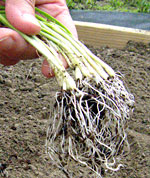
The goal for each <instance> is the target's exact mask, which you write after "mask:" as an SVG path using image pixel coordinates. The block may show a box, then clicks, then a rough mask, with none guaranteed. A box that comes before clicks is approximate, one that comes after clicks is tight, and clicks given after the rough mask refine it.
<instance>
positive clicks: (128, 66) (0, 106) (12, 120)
mask: <svg viewBox="0 0 150 178" xmlns="http://www.w3.org/2000/svg"><path fill="white" fill-rule="evenodd" d="M91 50H92V51H93V52H94V53H95V54H96V55H98V56H100V58H102V59H103V60H104V61H106V62H107V63H108V64H109V65H110V66H112V67H113V68H114V69H115V71H120V72H121V73H122V74H123V75H124V77H125V81H126V84H127V86H128V88H129V90H130V91H131V92H132V93H133V94H134V96H135V102H136V103H135V109H134V113H133V115H132V118H131V120H130V122H129V129H128V139H129V143H130V145H131V151H130V154H129V155H128V156H127V157H125V158H124V159H123V160H122V163H123V164H124V167H123V168H122V169H121V170H120V171H119V172H117V173H114V174H112V175H110V176H109V178H110V177H111V178H117V177H119V178H148V177H150V45H145V44H142V43H133V42H129V43H128V44H127V46H126V47H125V48H124V49H122V50H118V49H111V48H108V47H103V48H100V49H93V48H91ZM40 67H41V60H32V61H21V62H20V63H19V64H17V65H15V66H11V67H3V66H2V65H0V163H1V165H0V171H1V172H2V165H5V164H6V170H5V171H6V172H7V175H8V177H9V178H63V177H64V178H65V175H64V174H63V173H62V172H61V170H58V169H57V168H55V167H53V166H52V164H51V163H50V160H49V158H48V156H47V155H46V153H45V138H46V127H47V122H48V120H49V119H50V118H49V113H50V110H51V107H52V103H53V101H54V95H55V92H56V91H57V90H59V88H58V86H57V83H56V82H55V80H54V79H46V78H44V77H43V76H42V75H41V72H40ZM0 177H6V176H4V175H2V173H0Z"/></svg>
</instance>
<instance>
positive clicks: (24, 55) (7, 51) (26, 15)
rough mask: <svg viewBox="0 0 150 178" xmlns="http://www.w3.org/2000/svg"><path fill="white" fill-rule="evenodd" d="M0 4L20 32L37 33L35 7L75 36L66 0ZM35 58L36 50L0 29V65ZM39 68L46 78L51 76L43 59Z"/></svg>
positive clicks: (28, 0) (19, 38) (13, 33)
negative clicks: (53, 18)
mask: <svg viewBox="0 0 150 178" xmlns="http://www.w3.org/2000/svg"><path fill="white" fill-rule="evenodd" d="M0 5H5V9H6V16H7V19H8V20H9V22H10V23H11V24H12V25H13V26H14V27H15V28H17V29H18V30H20V31H22V32H23V33H26V34H28V35H34V34H38V33H39V31H40V26H39V24H38V22H37V20H36V18H35V16H34V14H35V12H34V7H35V6H36V7H38V8H40V9H41V10H44V11H46V12H47V13H49V14H50V15H52V16H53V17H55V18H56V19H57V20H59V21H60V22H61V23H63V24H64V25H65V26H66V27H67V28H68V29H69V30H70V31H71V32H72V33H73V34H74V36H76V37H77V32H76V28H75V26H74V23H73V21H72V18H71V16H70V14H69V10H68V8H67V5H66V1H65V0H6V3H4V2H2V1H0ZM37 55H38V54H37V51H36V50H35V49H34V48H33V47H32V46H31V45H29V44H28V43H27V42H26V41H25V40H24V39H23V38H22V37H21V36H20V35H19V34H18V33H17V32H15V31H13V30H11V29H8V28H4V27H0V63H1V64H3V65H5V66H9V65H15V64H16V63H18V62H19V61H20V60H26V59H34V58H36V57H37ZM60 58H61V60H62V61H63V64H64V66H65V68H66V67H67V63H66V61H65V60H64V59H63V58H62V57H61V56H60ZM41 68H42V73H43V75H45V76H46V77H52V76H53V75H54V74H53V72H52V69H51V68H50V66H49V65H48V63H47V61H46V60H44V62H43V65H42V67H41Z"/></svg>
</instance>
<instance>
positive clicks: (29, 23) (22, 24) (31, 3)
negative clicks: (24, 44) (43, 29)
mask: <svg viewBox="0 0 150 178" xmlns="http://www.w3.org/2000/svg"><path fill="white" fill-rule="evenodd" d="M34 7H35V0H7V1H6V16H7V19H8V20H9V22H10V23H11V24H12V25H13V26H14V27H15V28H17V29H18V30H20V31H22V32H23V33H26V34H28V35H33V34H38V33H39V32H40V25H39V23H38V21H37V20H36V18H35V16H34V14H35V12H34Z"/></svg>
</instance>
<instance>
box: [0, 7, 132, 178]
mask: <svg viewBox="0 0 150 178" xmlns="http://www.w3.org/2000/svg"><path fill="white" fill-rule="evenodd" d="M35 10H36V12H38V14H41V16H39V15H36V18H37V20H38V21H39V23H40V25H41V31H40V33H39V34H38V35H36V36H35V35H33V36H28V35H26V34H23V33H22V32H20V31H18V30H17V29H15V28H14V27H13V26H12V25H11V24H10V23H9V22H8V21H7V18H6V15H5V7H3V6H1V10H0V22H1V23H2V24H3V25H4V26H5V27H8V28H11V29H14V30H15V31H17V32H18V33H19V34H20V35H21V36H22V37H23V38H24V39H25V40H26V41H27V42H28V43H30V44H31V45H33V46H34V47H35V48H36V49H37V51H38V52H39V53H40V54H41V55H42V56H43V57H44V58H46V59H47V61H48V63H49V64H50V66H51V67H52V69H53V71H54V74H55V78H56V80H57V81H58V84H59V86H60V91H58V92H57V93H56V96H55V104H54V107H53V109H52V111H51V117H50V122H49V125H48V130H47V139H46V151H47V153H48V155H49V157H50V159H51V161H52V163H53V164H54V165H56V166H57V167H59V168H60V169H61V170H62V171H63V172H64V173H65V174H66V176H67V177H84V176H85V177H87V175H86V173H87V172H88V177H92V176H93V175H96V177H101V176H102V174H103V172H104V171H109V170H110V171H117V170H119V169H120V167H121V164H120V158H121V157H122V156H123V155H124V154H126V153H127V152H128V151H129V144H128V141H127V134H126V128H127V123H128V120H129V119H130V113H131V112H132V108H133V104H134V97H133V95H132V94H131V93H130V92H129V91H128V90H127V89H126V87H125V85H124V82H123V81H122V77H121V75H120V74H117V73H116V72H115V71H114V70H113V69H112V68H111V67H110V66H109V65H107V64H106V63H105V62H104V61H102V60H101V59H99V58H98V57H97V56H95V55H94V54H93V53H92V52H91V51H90V50H89V49H88V48H87V47H86V46H85V45H84V44H82V43H81V42H80V41H79V40H78V39H76V38H75V37H74V36H73V35H72V34H71V32H70V31H69V30H68V29H67V28H66V27H65V26H64V25H62V24H61V23H60V22H59V21H57V20H56V19H54V18H53V17H51V16H50V15H49V14H47V13H45V12H43V11H41V10H40V9H38V8H35ZM59 54H61V55H62V56H63V57H64V58H65V60H66V61H67V63H68V65H69V67H70V68H71V70H72V71H73V75H70V73H68V72H67V70H66V69H65V68H64V67H63V64H62V62H61V60H60V59H59Z"/></svg>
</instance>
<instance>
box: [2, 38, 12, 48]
mask: <svg viewBox="0 0 150 178" xmlns="http://www.w3.org/2000/svg"><path fill="white" fill-rule="evenodd" d="M1 42H2V46H1V48H4V49H5V48H6V49H9V48H11V47H12V45H13V43H14V40H13V39H12V38H11V37H7V36H6V37H3V38H0V43H1Z"/></svg>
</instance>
